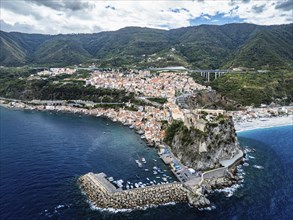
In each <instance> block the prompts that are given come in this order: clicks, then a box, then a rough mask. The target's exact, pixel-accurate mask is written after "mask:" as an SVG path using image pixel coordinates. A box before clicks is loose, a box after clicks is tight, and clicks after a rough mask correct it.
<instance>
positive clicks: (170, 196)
mask: <svg viewBox="0 0 293 220" xmlns="http://www.w3.org/2000/svg"><path fill="white" fill-rule="evenodd" d="M105 177H106V175H105V174H104V173H99V174H94V173H87V174H85V175H83V176H81V177H80V178H79V184H80V187H81V189H82V190H83V191H84V192H85V193H86V195H87V197H88V198H89V200H90V201H91V202H93V203H94V204H95V205H96V206H97V207H100V208H115V209H130V208H137V207H145V206H148V205H160V204H165V203H169V202H187V201H188V198H187V195H188V192H189V191H188V190H187V189H186V188H185V187H184V186H183V184H181V183H168V184H163V185H156V186H147V187H145V188H136V189H129V190H122V189H117V188H116V187H115V186H114V185H112V184H111V183H110V182H109V181H108V180H107V179H106V178H105Z"/></svg>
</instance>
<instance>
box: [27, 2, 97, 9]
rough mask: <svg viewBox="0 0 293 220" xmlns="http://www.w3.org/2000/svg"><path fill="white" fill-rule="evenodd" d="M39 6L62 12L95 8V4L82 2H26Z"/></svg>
mask: <svg viewBox="0 0 293 220" xmlns="http://www.w3.org/2000/svg"><path fill="white" fill-rule="evenodd" d="M26 1H28V2H33V3H34V4H37V5H44V6H46V7H49V8H52V9H55V10H58V11H61V10H63V9H66V10H72V11H78V10H84V9H88V8H91V7H93V6H94V5H93V4H90V3H89V2H85V1H82V0H58V1H56V0H54V1H52V0H26Z"/></svg>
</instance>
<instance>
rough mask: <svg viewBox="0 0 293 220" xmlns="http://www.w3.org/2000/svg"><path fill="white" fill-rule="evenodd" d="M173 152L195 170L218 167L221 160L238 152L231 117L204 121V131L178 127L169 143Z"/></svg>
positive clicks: (238, 147)
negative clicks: (179, 128)
mask: <svg viewBox="0 0 293 220" xmlns="http://www.w3.org/2000/svg"><path fill="white" fill-rule="evenodd" d="M171 148H172V152H173V153H174V154H175V156H176V157H178V159H179V160H180V161H181V162H182V163H183V164H185V165H187V166H189V167H192V168H194V169H195V170H208V169H215V168H218V167H220V161H221V160H227V159H231V158H232V157H233V156H235V155H237V154H238V153H239V150H240V146H239V143H238V140H237V136H236V133H235V128H234V124H233V121H232V118H231V117H226V116H222V117H221V118H220V119H216V120H214V121H211V122H207V123H206V125H205V128H204V130H203V131H201V130H198V129H196V128H195V127H190V128H189V129H188V128H187V127H185V128H184V129H181V130H179V131H178V132H177V133H176V134H175V135H174V137H173V140H172V143H171Z"/></svg>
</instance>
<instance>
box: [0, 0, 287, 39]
mask: <svg viewBox="0 0 293 220" xmlns="http://www.w3.org/2000/svg"><path fill="white" fill-rule="evenodd" d="M0 1H1V8H0V13H1V19H2V23H1V24H2V25H1V27H0V28H1V30H5V31H23V32H28V33H33V32H34V33H36V32H37V33H44V34H59V33H63V34H66V33H92V32H99V31H112V30H118V29H120V28H123V27H127V26H139V27H149V28H159V29H174V28H179V27H186V26H190V25H200V24H225V23H231V22H248V23H255V24H265V25H272V24H286V23H290V22H292V11H290V2H292V0H289V1H282V2H280V1H278V0H271V1H267V0H257V1H256V0H250V1H249V0H230V1H228V0H225V1H221V3H220V4H219V1H212V0H206V1H196V0H194V1H193V0H184V1H181V0H180V1H175V0H164V1H156V0H139V1H137V0H127V1H126V0H125V1H117V0H112V1H111V0H17V1H16V0H15V1H14V0H0ZM3 22H5V23H3Z"/></svg>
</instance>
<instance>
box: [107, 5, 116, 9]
mask: <svg viewBox="0 0 293 220" xmlns="http://www.w3.org/2000/svg"><path fill="white" fill-rule="evenodd" d="M105 8H107V9H108V8H109V9H112V10H116V8H115V7H113V6H111V5H107V6H106V7H105Z"/></svg>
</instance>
